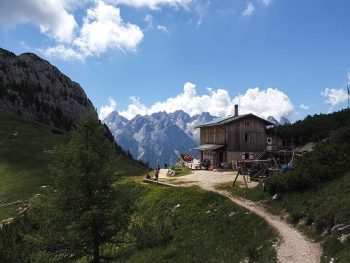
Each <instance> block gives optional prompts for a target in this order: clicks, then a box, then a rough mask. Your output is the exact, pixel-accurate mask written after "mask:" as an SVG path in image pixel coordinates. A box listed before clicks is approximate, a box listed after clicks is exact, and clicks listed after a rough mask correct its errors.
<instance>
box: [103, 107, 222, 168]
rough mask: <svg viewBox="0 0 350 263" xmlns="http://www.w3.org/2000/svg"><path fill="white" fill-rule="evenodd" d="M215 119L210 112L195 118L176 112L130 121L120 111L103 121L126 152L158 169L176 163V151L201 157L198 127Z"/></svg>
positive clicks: (138, 116)
mask: <svg viewBox="0 0 350 263" xmlns="http://www.w3.org/2000/svg"><path fill="white" fill-rule="evenodd" d="M214 118H215V117H214V116H211V115H210V114H209V113H202V114H198V115H195V116H192V117H191V116H190V115H189V114H187V113H185V112H184V111H182V110H178V111H175V112H173V113H166V112H158V113H154V114H151V115H146V116H141V115H137V116H136V117H135V118H133V119H132V120H130V121H128V120H127V119H125V118H124V117H122V116H120V115H119V114H118V113H117V112H112V113H111V114H110V115H109V116H108V117H107V118H105V119H104V120H103V122H104V123H105V124H106V125H107V126H108V127H109V128H110V130H111V132H112V133H113V135H114V136H115V139H116V141H117V143H118V144H120V145H121V146H122V147H123V149H125V150H128V151H130V153H131V154H132V155H133V156H134V157H135V158H137V159H140V160H143V161H146V162H149V163H150V165H151V166H152V167H155V166H156V165H158V164H159V165H161V166H163V165H164V164H165V163H166V164H171V163H174V162H176V161H177V159H178V156H177V155H176V152H191V153H193V154H198V153H197V152H196V151H193V150H192V149H193V148H195V147H197V146H198V144H199V130H198V129H195V126H196V125H199V124H202V123H205V122H208V121H211V120H213V119H214Z"/></svg>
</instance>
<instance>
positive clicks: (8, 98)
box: [0, 48, 97, 128]
mask: <svg viewBox="0 0 350 263" xmlns="http://www.w3.org/2000/svg"><path fill="white" fill-rule="evenodd" d="M0 110H1V111H7V112H14V113H18V114H19V115H21V116H23V117H25V118H27V119H32V120H36V121H40V122H44V123H48V124H52V125H55V126H58V127H62V128H69V127H70V125H71V124H72V122H73V121H75V120H77V119H79V118H80V117H81V116H82V115H84V114H85V113H87V112H90V113H92V114H94V115H95V116H96V118H97V114H96V112H95V109H94V106H93V105H92V103H91V101H90V100H89V99H88V98H87V96H86V94H85V92H84V90H83V89H82V88H81V87H80V85H79V84H78V83H76V82H74V81H72V80H71V79H70V78H69V77H67V76H65V75H64V74H62V73H61V72H60V71H59V70H58V69H57V68H56V67H54V66H52V65H51V64H50V63H49V62H48V61H46V60H43V59H41V58H40V57H38V56H37V55H35V54H32V53H24V54H21V55H19V56H16V55H15V54H14V53H12V52H9V51H7V50H5V49H1V48H0Z"/></svg>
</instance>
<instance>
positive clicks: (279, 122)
mask: <svg viewBox="0 0 350 263" xmlns="http://www.w3.org/2000/svg"><path fill="white" fill-rule="evenodd" d="M267 120H268V121H269V122H272V123H273V124H275V125H286V124H290V121H289V120H288V119H287V117H284V116H282V117H281V119H280V121H278V120H276V118H275V117H273V116H269V117H268V118H267Z"/></svg>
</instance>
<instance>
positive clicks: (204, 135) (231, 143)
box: [200, 117, 267, 152]
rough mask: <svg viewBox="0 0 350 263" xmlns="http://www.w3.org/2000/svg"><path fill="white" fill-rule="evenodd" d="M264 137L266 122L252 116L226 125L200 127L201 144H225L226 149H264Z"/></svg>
mask: <svg viewBox="0 0 350 263" xmlns="http://www.w3.org/2000/svg"><path fill="white" fill-rule="evenodd" d="M246 139H247V141H246ZM266 139H267V137H266V124H265V123H264V122H262V121H260V120H258V119H255V118H252V117H249V118H245V119H242V120H240V121H237V122H233V123H229V124H226V125H221V126H213V127H203V128H200V143H201V144H227V151H242V152H260V151H264V150H266V147H267V142H266Z"/></svg>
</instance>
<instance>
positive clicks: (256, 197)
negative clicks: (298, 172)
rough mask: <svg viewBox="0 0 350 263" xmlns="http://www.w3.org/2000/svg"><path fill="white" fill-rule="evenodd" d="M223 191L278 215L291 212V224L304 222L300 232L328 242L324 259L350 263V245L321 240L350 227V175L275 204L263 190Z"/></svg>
mask: <svg viewBox="0 0 350 263" xmlns="http://www.w3.org/2000/svg"><path fill="white" fill-rule="evenodd" d="M221 187H222V188H225V189H226V190H229V191H231V192H232V193H233V194H235V195H238V196H241V197H243V198H246V199H249V200H253V201H261V202H262V204H264V205H265V206H266V208H267V209H268V210H270V211H271V212H273V213H275V214H280V213H282V212H283V211H286V212H288V213H289V214H290V217H289V218H290V219H289V220H290V222H291V223H294V224H298V223H300V220H301V219H303V221H304V222H305V224H299V225H298V228H299V229H300V230H301V231H303V232H304V233H305V234H306V235H308V236H309V237H310V238H312V239H314V240H316V241H325V242H324V246H323V247H324V256H327V257H328V259H329V258H330V257H334V258H337V261H336V262H350V242H348V243H346V244H340V242H339V241H338V240H337V239H336V238H334V237H332V236H330V235H327V236H326V237H321V234H322V232H323V231H325V230H327V229H330V228H331V227H332V226H333V225H335V224H338V223H343V224H345V225H348V224H350V214H349V212H350V172H348V173H346V174H345V175H343V176H342V177H340V178H338V179H335V180H333V181H330V182H326V183H323V184H319V185H318V186H317V187H313V188H310V189H308V190H305V191H301V192H290V193H284V194H282V195H281V199H280V200H279V201H272V199H271V196H270V195H269V194H267V193H266V192H263V191H262V187H261V186H258V187H257V188H254V189H249V190H247V189H244V188H239V187H234V188H232V187H230V186H228V185H223V186H221ZM323 260H324V262H329V260H328V261H327V260H325V258H323Z"/></svg>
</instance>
